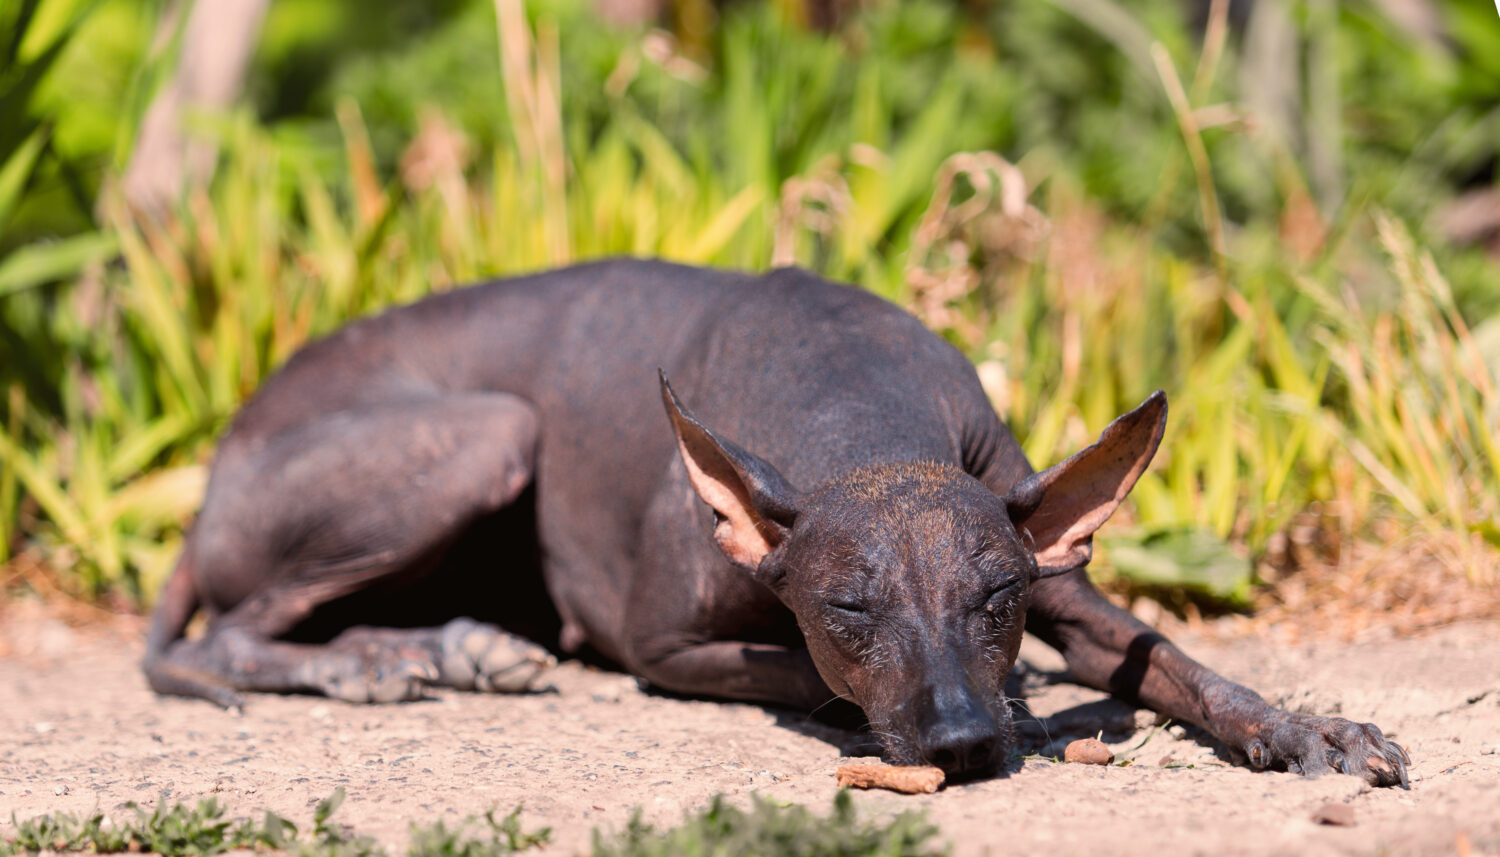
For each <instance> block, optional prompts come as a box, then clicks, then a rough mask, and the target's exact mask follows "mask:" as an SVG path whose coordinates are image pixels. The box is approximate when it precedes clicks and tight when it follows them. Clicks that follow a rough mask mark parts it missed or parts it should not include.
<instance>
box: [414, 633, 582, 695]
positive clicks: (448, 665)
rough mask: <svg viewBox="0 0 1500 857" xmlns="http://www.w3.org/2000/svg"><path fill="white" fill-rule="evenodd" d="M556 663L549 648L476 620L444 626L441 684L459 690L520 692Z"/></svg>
mask: <svg viewBox="0 0 1500 857" xmlns="http://www.w3.org/2000/svg"><path fill="white" fill-rule="evenodd" d="M556 663H557V659H556V658H554V657H552V655H551V654H549V653H548V652H547V650H546V649H544V648H542V647H541V646H538V645H536V644H535V643H531V642H528V641H527V640H523V639H521V638H520V637H517V636H514V635H512V634H507V633H505V632H504V631H502V630H500V629H499V628H496V627H495V626H494V625H485V624H482V623H480V622H475V621H474V620H473V619H454V620H453V621H452V622H449V623H448V624H447V625H445V626H444V627H443V658H442V682H443V684H446V685H448V686H450V687H456V688H458V689H459V690H478V691H483V692H485V693H520V692H523V691H527V690H530V689H531V688H532V682H533V681H535V680H536V678H537V677H538V676H540V675H541V674H542V672H543V671H545V670H546V669H547V668H548V667H551V666H553V665H554V664H556Z"/></svg>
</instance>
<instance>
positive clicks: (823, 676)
mask: <svg viewBox="0 0 1500 857" xmlns="http://www.w3.org/2000/svg"><path fill="white" fill-rule="evenodd" d="M669 378H670V383H668V379H669ZM663 406H665V410H666V415H665V418H664V417H663V414H662V410H661V409H662V408H663ZM1166 419H1167V404H1166V399H1165V397H1164V396H1163V395H1162V393H1160V392H1157V393H1155V394H1153V395H1152V396H1150V397H1149V398H1148V399H1146V401H1145V402H1144V403H1142V404H1141V405H1140V406H1139V407H1137V408H1136V409H1135V410H1133V411H1131V412H1130V413H1128V414H1125V415H1124V416H1122V417H1120V418H1119V419H1117V420H1115V421H1114V422H1113V423H1111V424H1110V425H1109V426H1108V427H1107V428H1105V429H1104V431H1103V434H1101V435H1100V437H1099V440H1098V442H1097V443H1095V444H1094V445H1092V446H1090V447H1088V448H1087V449H1085V450H1083V451H1082V452H1079V453H1078V454H1077V455H1074V456H1073V457H1072V458H1069V459H1068V460H1066V461H1064V462H1062V463H1061V464H1057V465H1055V466H1053V467H1051V468H1049V469H1046V470H1043V471H1040V472H1035V471H1033V469H1032V467H1031V465H1030V464H1029V463H1028V462H1027V460H1026V458H1025V456H1024V455H1023V454H1022V451H1021V448H1020V446H1019V445H1018V444H1017V443H1016V441H1015V439H1014V438H1013V437H1012V436H1011V434H1010V432H1009V431H1008V430H1007V429H1006V428H1005V426H1004V425H1003V424H1002V423H1001V421H1000V419H999V418H998V417H997V416H996V414H995V411H994V410H993V408H992V407H991V405H990V403H989V401H988V399H987V398H986V397H985V394H984V391H983V390H982V389H981V387H980V384H979V381H978V379H977V377H976V375H975V372H974V369H973V367H972V366H971V365H970V364H969V362H968V361H967V360H965V359H964V357H963V356H962V355H961V354H960V353H959V352H958V351H957V350H955V349H954V348H952V347H951V346H949V345H948V344H946V343H945V342H943V340H942V339H940V338H939V337H937V336H935V335H933V334H932V333H931V332H929V331H928V330H926V329H925V328H924V327H923V326H922V325H921V323H919V322H918V321H917V320H916V319H914V318H913V317H911V316H910V315H908V314H906V313H905V312H903V311H902V310H900V309H898V308H897V307H895V306H893V305H891V304H889V303H887V302H885V301H883V300H881V299H879V298H877V297H875V296H873V295H871V294H869V293H867V292H864V291H861V290H858V289H855V288H851V287H848V286H843V285H836V284H832V283H829V282H826V281H824V280H821V279H819V278H817V277H815V276H813V275H811V274H808V273H805V272H802V271H798V270H792V269H783V270H777V271H773V272H771V273H769V274H765V275H763V276H755V275H749V274H741V273H732V272H724V271H710V270H703V269H698V268H690V267H684V266H678V265H671V264H666V263H660V262H645V261H632V260H618V261H608V262H601V263H596V264H591V265H584V266H580V267H574V268H568V269H565V270H559V271H554V272H550V273H543V274H538V275H534V276H530V277H523V278H518V279H511V280H502V281H497V282H491V283H487V284H483V285H479V286H474V287H471V288H466V289H460V290H455V291H452V292H448V293H445V294H440V295H436V296H433V297H430V298H427V299H426V300H423V301H420V302H418V303H416V304H413V305H410V306H407V307H403V308H399V309H394V310H391V311H389V312H386V313H384V314H382V315H378V316H375V317H373V318H369V319H366V320H362V321H359V322H356V323H354V324H351V325H349V326H348V327H345V328H344V329H342V330H340V331H338V332H337V333H334V334H333V335H331V336H329V337H327V338H326V339H323V340H321V341H318V342H316V343H314V344H312V345H309V346H308V347H306V348H304V349H303V350H302V351H301V352H299V353H298V354H296V355H295V356H294V357H293V358H292V359H291V360H290V361H288V362H287V364H286V366H285V367H284V368H282V369H281V370H280V371H279V372H278V373H277V374H276V375H275V376H273V377H272V378H271V379H270V380H269V381H268V382H267V383H266V384H265V386H264V387H263V388H262V389H261V390H260V391H259V392H258V393H257V394H256V395H255V396H254V397H253V398H252V399H251V400H250V401H249V403H248V404H246V405H245V407H244V409H243V410H242V411H241V412H240V413H239V415H238V416H237V417H236V419H235V420H234V422H233V424H232V426H231V427H230V429H229V431H228V433H227V434H226V435H225V436H224V438H223V440H222V442H221V443H220V445H219V449H218V452H217V455H216V457H215V459H214V462H213V466H212V472H211V476H210V479H209V484H208V490H207V496H206V499H205V502H204V505H203V509H202V511H201V513H200V514H199V515H198V518H197V520H196V522H195V523H194V525H193V527H192V529H191V531H190V533H189V535H188V538H187V543H186V547H185V548H184V550H183V553H182V557H181V559H180V560H179V562H178V564H177V567H176V570H175V571H174V572H173V574H172V577H171V579H170V580H169V582H168V583H167V586H166V589H165V591H164V592H163V594H162V597H161V601H160V605H159V606H158V608H157V611H156V615H155V618H154V621H153V624H152V628H151V633H150V639H149V641H148V646H147V655H146V662H145V670H146V675H147V676H148V678H149V680H150V683H151V686H152V687H153V688H155V689H156V690H157V691H159V692H161V693H167V694H180V695H186V696H197V697H202V698H206V699H209V700H212V701H213V702H215V703H218V704H219V705H222V706H238V705H240V703H241V696H240V693H241V692H242V691H270V692H312V693H323V694H327V695H329V696H331V697H336V698H339V699H345V700H351V701H358V702H392V701H397V700H406V699H413V698H417V697H419V696H421V695H422V693H423V691H424V688H425V687H427V686H428V685H443V686H451V687H457V688H463V689H477V690H483V691H518V690H524V689H526V688H528V687H530V686H531V684H532V682H533V681H535V679H536V678H537V676H538V674H539V673H541V672H542V671H543V670H545V668H546V667H547V665H548V664H549V663H551V655H550V654H549V649H551V650H555V651H561V652H569V653H575V652H577V653H584V654H587V655H589V656H592V657H595V658H599V659H603V660H607V661H609V662H613V663H615V664H618V665H620V666H623V667H624V668H625V669H628V670H629V671H630V672H632V673H634V674H635V675H638V676H640V677H642V678H644V679H645V680H647V681H649V682H651V683H652V684H654V685H657V686H659V687H661V688H665V689H668V690H671V691H675V692H680V693H686V694H700V695H705V696H715V697H723V698H729V699H740V700H752V701H757V702H763V703H770V704H775V705H782V706H791V707H795V708H800V709H807V710H810V709H814V708H816V707H818V706H820V705H822V704H824V703H826V702H828V701H829V700H831V699H833V698H834V697H842V698H844V699H847V700H850V701H852V702H854V703H856V704H858V705H859V706H860V707H861V708H862V709H863V711H864V714H865V716H866V717H867V718H868V720H869V723H870V725H871V727H872V729H873V731H874V732H875V733H876V734H877V735H879V736H880V737H881V739H882V740H883V742H884V744H885V750H886V754H887V756H888V758H890V759H891V760H892V761H894V762H896V763H902V764H916V763H929V764H933V765H937V766H940V767H942V768H943V769H945V770H946V771H947V772H948V773H949V774H951V775H959V776H984V775H988V774H991V773H994V772H996V771H997V770H998V769H1000V768H1001V762H1003V760H1004V759H1005V758H1006V756H1007V754H1008V752H1009V751H1010V749H1011V747H1012V743H1013V736H1012V726H1011V718H1010V713H1009V710H1008V708H1007V706H1006V700H1005V694H1004V679H1005V676H1006V674H1007V672H1008V671H1009V670H1010V667H1011V665H1012V664H1013V663H1014V662H1015V659H1016V654H1017V650H1018V648H1019V646H1020V643H1021V635H1022V632H1023V629H1024V630H1026V631H1031V632H1032V633H1034V634H1036V635H1037V636H1038V637H1040V638H1041V639H1042V640H1044V641H1046V642H1047V643H1049V644H1051V645H1052V646H1053V647H1055V648H1056V649H1058V651H1060V652H1061V653H1062V654H1063V656H1064V657H1065V658H1066V659H1067V663H1068V668H1069V670H1070V672H1071V674H1072V676H1073V677H1074V678H1075V679H1076V680H1077V681H1079V682H1081V683H1083V684H1085V685H1089V686H1091V687H1096V688H1101V689H1104V690H1107V691H1109V692H1111V693H1114V694H1116V695H1118V696H1121V697H1124V698H1126V699H1130V700H1134V701H1138V702H1140V703H1142V704H1144V705H1146V706H1148V707H1150V708H1152V709H1155V710H1156V711H1158V712H1161V713H1162V714H1164V715H1166V716H1170V717H1172V718H1175V719H1178V720H1183V721H1187V722H1189V723H1194V724H1197V725H1199V726H1201V727H1203V728H1204V729H1206V730H1207V731H1208V732H1210V733H1212V734H1213V735H1214V736H1215V737H1217V738H1218V739H1219V740H1221V741H1223V742H1224V743H1225V744H1226V745H1228V747H1229V748H1230V750H1231V751H1232V752H1233V753H1235V754H1236V755H1237V756H1238V757H1241V758H1243V759H1244V760H1245V761H1247V762H1248V763H1249V764H1250V765H1251V766H1252V767H1255V768H1273V769H1280V770H1292V771H1300V772H1302V773H1304V774H1307V775H1317V774H1321V773H1324V772H1329V771H1343V772H1345V773H1352V774H1355V775H1357V776H1361V777H1363V778H1365V779H1366V780H1367V781H1368V782H1370V783H1372V784H1375V785H1392V784H1397V783H1400V784H1403V785H1404V784H1405V783H1406V780H1407V777H1406V764H1408V759H1407V755H1406V753H1405V752H1404V751H1403V750H1402V749H1401V747H1400V746H1398V745H1397V744H1395V743H1393V742H1390V741H1387V740H1386V739H1385V737H1384V736H1383V735H1382V734H1381V732H1380V730H1379V729H1378V728H1376V727H1375V726H1373V725H1371V724H1367V723H1366V724H1361V723H1353V722H1350V721H1348V720H1344V719H1341V718H1333V717H1315V716H1309V715H1304V714H1294V713H1290V712H1287V711H1282V710H1279V709H1277V708H1275V707H1273V706H1271V705H1269V704H1268V703H1266V702H1265V701H1264V700H1263V699H1262V698H1261V697H1260V696H1259V695H1257V694H1256V693H1255V692H1253V691H1251V690H1249V689H1247V688H1245V687H1242V686H1240V685H1238V684H1235V683H1233V682H1230V681H1228V680H1226V679H1224V678H1221V677H1220V676H1218V675H1216V674H1214V673H1213V672H1211V671H1210V670H1208V669H1206V668H1205V667H1203V666H1201V665H1199V664H1198V663H1196V662H1194V661H1193V660H1191V659H1190V658H1188V657H1187V656H1186V655H1184V654H1183V653H1182V652H1181V651H1180V650H1179V649H1177V647H1175V646H1173V645H1172V644H1171V643H1170V642H1168V641H1167V640H1166V639H1165V638H1164V637H1162V636H1161V635H1160V634H1158V633H1156V632H1155V631H1153V630H1152V629H1151V628H1149V627H1147V626H1145V625H1143V624H1142V623H1140V622H1139V621H1137V620H1136V619H1135V618H1133V617H1132V616H1131V615H1130V614H1129V613H1128V612H1126V611H1124V610H1122V609H1120V608H1118V607H1116V606H1114V605H1112V604H1110V603H1109V602H1108V601H1107V600H1105V599H1104V598H1103V597H1102V596H1101V595H1100V594H1099V593H1098V591H1097V590H1095V589H1094V587H1093V586H1092V584H1090V582H1089V580H1088V577H1087V576H1086V574H1085V570H1084V567H1085V565H1086V564H1087V563H1088V561H1089V559H1090V556H1091V554H1092V537H1093V533H1094V531H1095V530H1096V529H1098V527H1099V526H1100V525H1102V524H1103V523H1104V521H1105V520H1106V519H1107V518H1108V517H1109V516H1110V514H1111V513H1113V511H1114V510H1115V508H1116V507H1117V506H1118V505H1119V504H1120V502H1121V501H1122V500H1123V499H1124V498H1125V496H1126V494H1127V493H1128V492H1129V491H1130V489H1131V487H1132V486H1133V485H1134V484H1135V482H1136V480H1137V479H1138V478H1139V477H1140V475H1141V473H1142V472H1144V471H1145V469H1146V467H1147V466H1148V464H1149V463H1150V461H1151V458H1152V456H1153V455H1154V454H1155V452H1156V448H1157V445H1158V444H1159V443H1160V441H1161V437H1162V432H1163V429H1164V427H1165V425H1166ZM200 610H201V611H203V612H205V613H206V614H207V615H208V618H209V621H208V623H207V628H206V631H205V632H204V633H203V634H202V635H199V636H196V637H189V636H186V634H185V629H186V628H187V626H188V623H189V621H190V620H191V619H192V617H193V616H194V615H195V614H196V613H198V612H199V611H200ZM523 635H524V636H523ZM528 638H529V639H528Z"/></svg>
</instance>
